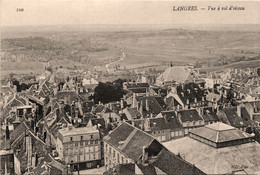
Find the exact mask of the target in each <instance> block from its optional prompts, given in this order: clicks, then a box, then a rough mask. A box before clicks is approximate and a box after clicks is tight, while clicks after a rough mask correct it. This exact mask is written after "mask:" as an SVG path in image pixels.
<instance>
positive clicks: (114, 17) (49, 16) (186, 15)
mask: <svg viewBox="0 0 260 175" xmlns="http://www.w3.org/2000/svg"><path fill="white" fill-rule="evenodd" d="M179 5H182V6H183V5H188V6H191V5H195V6H198V7H199V8H202V7H204V8H206V9H207V8H208V6H215V7H217V6H230V5H233V6H240V7H245V10H244V11H208V10H204V11H201V10H199V11H196V12H191V11H189V12H187V11H185V12H183V11H182V12H174V11H172V8H173V6H179ZM0 7H1V9H0V10H1V26H27V25H67V24H77V25H80V24H133V25H138V24H142V25H143V24H156V25H160V24H180V25H181V24H260V1H229V2H226V1H217V2H216V1H204V0H203V1H196V0H193V1H181V0H175V1H173V0H172V1H165V0H161V1H160V0H158V1H156V0H150V1H147V0H146V1H144V0H140V1H129V0H0ZM17 8H23V9H24V11H23V12H16V11H17Z"/></svg>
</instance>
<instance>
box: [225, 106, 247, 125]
mask: <svg viewBox="0 0 260 175" xmlns="http://www.w3.org/2000/svg"><path fill="white" fill-rule="evenodd" d="M221 111H222V112H224V113H225V115H226V117H227V119H228V121H229V123H230V124H231V126H233V127H236V128H240V127H245V126H246V125H245V123H244V121H243V120H242V118H241V117H239V116H238V115H237V108H236V107H230V108H223V109H222V110H221Z"/></svg>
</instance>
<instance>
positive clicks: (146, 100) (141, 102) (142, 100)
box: [131, 93, 166, 117]
mask: <svg viewBox="0 0 260 175" xmlns="http://www.w3.org/2000/svg"><path fill="white" fill-rule="evenodd" d="M131 107H132V108H137V109H138V111H139V112H140V113H141V115H142V116H143V117H147V116H150V115H151V114H152V115H157V114H159V113H160V112H161V111H163V110H165V108H166V104H165V102H164V100H163V99H162V97H160V96H136V94H135V93H134V94H133V101H132V105H131Z"/></svg>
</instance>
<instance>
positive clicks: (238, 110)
mask: <svg viewBox="0 0 260 175" xmlns="http://www.w3.org/2000/svg"><path fill="white" fill-rule="evenodd" d="M237 115H238V116H239V117H241V106H240V105H237Z"/></svg>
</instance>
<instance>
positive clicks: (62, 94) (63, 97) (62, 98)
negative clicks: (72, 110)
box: [54, 91, 83, 105]
mask: <svg viewBox="0 0 260 175" xmlns="http://www.w3.org/2000/svg"><path fill="white" fill-rule="evenodd" d="M54 98H56V99H57V100H58V101H59V102H60V103H63V104H68V105H71V104H72V102H73V101H74V102H80V103H82V102H83V99H82V97H81V96H80V95H79V94H77V93H76V92H75V91H59V92H57V94H56V95H55V96H54Z"/></svg>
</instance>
